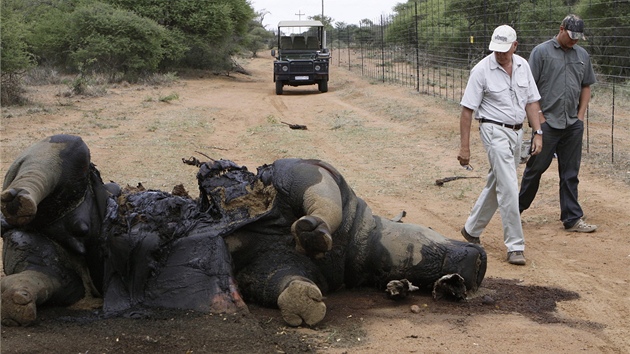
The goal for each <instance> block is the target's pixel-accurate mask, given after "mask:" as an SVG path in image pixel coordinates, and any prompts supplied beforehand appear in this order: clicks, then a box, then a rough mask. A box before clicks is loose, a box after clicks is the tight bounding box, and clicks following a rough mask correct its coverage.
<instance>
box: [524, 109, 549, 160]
mask: <svg viewBox="0 0 630 354" xmlns="http://www.w3.org/2000/svg"><path fill="white" fill-rule="evenodd" d="M525 112H526V113H527V120H528V121H529V126H530V127H532V130H534V131H536V130H540V125H541V124H542V123H543V122H544V121H545V117H544V116H543V113H542V111H541V110H540V103H538V101H536V102H532V103H528V104H527V105H526V106H525ZM542 145H543V139H542V135H539V134H534V138H533V139H532V146H531V153H532V155H538V154H539V153H540V152H541V151H542Z"/></svg>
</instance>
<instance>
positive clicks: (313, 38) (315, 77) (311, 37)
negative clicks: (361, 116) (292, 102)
mask: <svg viewBox="0 0 630 354" xmlns="http://www.w3.org/2000/svg"><path fill="white" fill-rule="evenodd" d="M325 41H326V33H325V31H324V25H323V24H322V23H321V22H320V21H280V23H278V51H277V52H276V50H275V49H274V50H272V51H271V55H272V56H273V57H275V61H274V63H273V81H274V82H275V83H276V95H282V88H283V86H285V85H289V86H301V85H314V84H317V89H318V90H319V91H320V92H327V91H328V68H329V61H330V52H329V51H328V49H327V48H326V43H325Z"/></svg>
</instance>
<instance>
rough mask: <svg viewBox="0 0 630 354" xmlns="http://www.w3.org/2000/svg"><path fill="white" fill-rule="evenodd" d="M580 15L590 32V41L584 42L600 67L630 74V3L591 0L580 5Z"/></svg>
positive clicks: (610, 71)
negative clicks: (629, 63)
mask: <svg viewBox="0 0 630 354" xmlns="http://www.w3.org/2000/svg"><path fill="white" fill-rule="evenodd" d="M578 14H582V18H584V19H585V25H586V34H587V41H586V42H585V43H580V44H582V45H585V46H586V47H587V48H588V49H589V51H590V52H591V55H592V56H593V57H594V58H596V59H594V64H595V65H596V67H597V70H598V71H599V72H602V73H604V74H607V75H611V76H618V77H628V76H630V67H629V65H628V62H629V60H628V58H630V2H628V1H627V0H625V1H621V0H616V1H610V0H607V1H603V0H591V1H588V2H584V3H583V4H581V6H579V10H578ZM589 28H592V29H594V30H592V31H591V30H589ZM589 32H590V33H589Z"/></svg>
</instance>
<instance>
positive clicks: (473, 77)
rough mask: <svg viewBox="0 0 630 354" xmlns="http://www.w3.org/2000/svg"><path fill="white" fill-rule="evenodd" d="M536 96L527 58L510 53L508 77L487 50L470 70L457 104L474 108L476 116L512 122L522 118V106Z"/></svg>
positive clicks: (492, 54)
mask: <svg viewBox="0 0 630 354" xmlns="http://www.w3.org/2000/svg"><path fill="white" fill-rule="evenodd" d="M538 100H540V94H539V93H538V88H537V87H536V83H535V82H534V78H533V76H532V73H531V71H530V69H529V65H528V63H527V61H526V60H525V59H523V58H522V57H521V56H519V55H516V54H513V55H512V76H511V77H510V75H508V73H507V72H506V71H505V69H503V67H502V66H501V65H500V64H499V63H498V62H497V60H496V57H495V56H494V53H491V54H490V55H488V56H486V57H485V58H483V59H482V60H481V61H480V62H479V63H477V65H475V67H473V68H472V70H471V71H470V77H469V78H468V84H466V90H465V91H464V95H463V97H462V100H461V102H460V104H461V105H462V106H464V107H467V108H470V109H472V110H473V111H476V113H475V118H476V119H480V118H486V119H491V120H494V121H497V122H500V123H505V124H511V125H516V124H522V123H523V122H524V121H525V117H526V113H525V106H526V105H527V104H528V103H532V102H536V101H538Z"/></svg>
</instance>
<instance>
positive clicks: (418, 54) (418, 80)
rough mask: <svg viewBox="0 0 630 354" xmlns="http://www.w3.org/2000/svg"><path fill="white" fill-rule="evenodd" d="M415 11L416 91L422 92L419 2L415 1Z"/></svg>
mask: <svg viewBox="0 0 630 354" xmlns="http://www.w3.org/2000/svg"><path fill="white" fill-rule="evenodd" d="M413 8H414V12H415V17H414V23H415V31H416V91H418V92H420V40H419V38H418V2H417V1H415V2H414V3H413Z"/></svg>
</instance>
